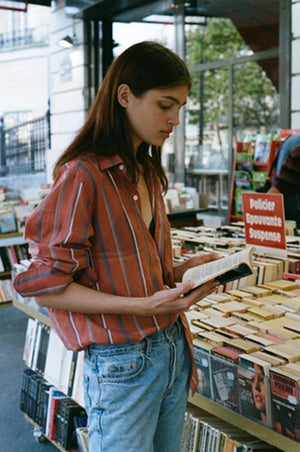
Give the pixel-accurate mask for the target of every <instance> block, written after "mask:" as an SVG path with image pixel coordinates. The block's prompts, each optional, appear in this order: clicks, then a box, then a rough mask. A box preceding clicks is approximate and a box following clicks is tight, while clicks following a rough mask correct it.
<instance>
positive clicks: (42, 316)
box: [12, 300, 53, 327]
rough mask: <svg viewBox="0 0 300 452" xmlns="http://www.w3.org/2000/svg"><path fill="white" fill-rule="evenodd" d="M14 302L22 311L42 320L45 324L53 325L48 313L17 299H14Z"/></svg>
mask: <svg viewBox="0 0 300 452" xmlns="http://www.w3.org/2000/svg"><path fill="white" fill-rule="evenodd" d="M12 304H13V306H14V307H15V308H17V309H19V310H20V311H23V312H24V313H25V314H27V315H29V316H30V317H33V318H35V319H37V320H39V321H40V322H42V323H44V324H45V325H48V326H50V327H53V325H52V322H51V320H50V318H49V317H48V316H47V315H46V314H43V313H42V312H40V311H38V310H37V309H35V308H33V307H32V306H29V305H26V304H24V303H21V302H20V301H17V300H13V302H12Z"/></svg>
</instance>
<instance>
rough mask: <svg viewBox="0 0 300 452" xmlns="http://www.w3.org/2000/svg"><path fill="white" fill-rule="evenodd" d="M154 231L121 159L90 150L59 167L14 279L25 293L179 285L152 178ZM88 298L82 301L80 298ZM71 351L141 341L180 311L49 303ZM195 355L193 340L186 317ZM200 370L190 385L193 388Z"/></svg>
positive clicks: (142, 292)
mask: <svg viewBox="0 0 300 452" xmlns="http://www.w3.org/2000/svg"><path fill="white" fill-rule="evenodd" d="M147 185H148V189H149V195H150V200H151V205H152V211H153V219H154V234H153V237H152V235H151V234H150V232H149V230H148V228H147V226H146V225H145V223H144V221H143V218H142V214H141V204H140V198H139V193H138V191H137V189H136V186H135V185H134V184H132V183H131V181H130V180H129V178H128V177H127V175H126V170H125V167H124V165H123V162H122V160H121V159H120V157H119V156H117V155H115V156H114V157H113V158H107V157H96V156H95V155H93V154H89V155H87V156H85V157H83V158H81V159H77V160H74V161H71V162H68V163H67V164H66V165H65V166H64V167H63V168H61V169H60V173H59V175H58V178H57V180H56V182H55V184H54V185H53V188H52V190H51V192H50V193H49V194H48V195H47V196H46V198H45V199H44V200H43V201H41V202H40V204H39V205H38V206H37V207H36V208H35V209H34V211H33V212H32V214H31V215H30V216H29V217H28V218H27V221H26V228H25V239H26V241H27V242H28V243H29V244H30V248H29V249H30V252H31V254H32V256H33V262H32V263H31V265H30V266H29V269H28V270H27V271H25V272H23V273H21V274H19V275H17V277H16V278H15V281H14V286H15V289H16V290H17V292H19V293H20V294H21V295H22V296H24V297H28V296H33V297H34V296H38V295H41V294H45V293H59V292H61V291H62V290H63V289H64V288H65V287H66V286H67V285H68V284H69V283H71V282H72V281H75V282H78V283H79V284H82V285H85V286H87V287H90V288H93V289H95V290H97V291H101V292H104V293H109V294H113V295H119V296H125V297H147V296H150V295H152V294H153V293H154V292H156V291H159V290H162V289H165V288H166V286H168V287H174V285H175V284H174V277H173V261H172V246H171V238H170V223H169V221H168V218H167V216H166V212H165V206H164V201H163V197H162V194H161V188H160V184H158V183H154V180H153V179H152V177H148V178H147ZM82 303H84V300H82ZM48 312H49V316H50V318H51V321H52V324H53V326H54V327H55V329H56V331H57V333H58V335H59V336H60V338H61V340H62V341H63V343H64V344H65V346H66V347H67V348H68V349H71V350H82V349H84V348H85V347H87V346H88V345H89V344H91V343H100V344H122V343H129V342H138V341H140V340H142V339H143V338H144V337H146V336H148V335H150V334H152V333H155V332H156V331H158V330H161V329H163V328H166V327H168V326H170V325H171V324H172V323H173V322H174V321H175V320H176V318H177V315H176V314H164V315H155V316H154V315H153V316H134V315H117V314H89V315H85V314H82V313H76V312H70V311H66V310H60V309H53V308H48ZM180 316H181V318H182V321H183V324H184V326H185V331H186V336H187V339H188V342H189V345H190V350H191V352H192V338H191V334H190V331H189V328H188V326H187V322H186V319H185V315H184V314H180ZM196 375H197V373H196V369H195V368H194V369H193V375H192V377H191V388H192V389H193V390H194V389H195V384H196V381H197V376H196Z"/></svg>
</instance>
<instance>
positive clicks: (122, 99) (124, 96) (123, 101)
mask: <svg viewBox="0 0 300 452" xmlns="http://www.w3.org/2000/svg"><path fill="white" fill-rule="evenodd" d="M129 94H130V88H129V86H128V85H126V83H122V84H121V85H120V86H119V88H118V92H117V98H118V102H119V104H120V105H121V107H123V108H127V105H128V100H129Z"/></svg>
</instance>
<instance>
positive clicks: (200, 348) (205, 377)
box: [193, 339, 215, 399]
mask: <svg viewBox="0 0 300 452" xmlns="http://www.w3.org/2000/svg"><path fill="white" fill-rule="evenodd" d="M193 346H194V359H195V365H196V368H197V374H198V378H199V383H198V386H197V389H196V392H197V394H200V395H202V396H204V397H208V398H209V399H211V398H212V385H211V361H210V352H211V350H212V349H213V348H214V347H215V345H213V344H210V343H208V342H205V341H203V340H199V339H195V340H194V341H193Z"/></svg>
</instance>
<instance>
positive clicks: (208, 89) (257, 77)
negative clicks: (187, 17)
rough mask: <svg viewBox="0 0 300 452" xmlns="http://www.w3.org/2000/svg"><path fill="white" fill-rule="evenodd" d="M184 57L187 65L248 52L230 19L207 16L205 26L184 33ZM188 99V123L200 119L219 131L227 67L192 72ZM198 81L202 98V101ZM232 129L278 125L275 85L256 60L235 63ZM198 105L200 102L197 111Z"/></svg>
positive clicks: (224, 116) (225, 115)
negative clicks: (202, 92)
mask: <svg viewBox="0 0 300 452" xmlns="http://www.w3.org/2000/svg"><path fill="white" fill-rule="evenodd" d="M186 49H187V51H186V61H187V64H188V66H189V67H193V66H194V65H197V64H200V63H208V62H213V61H217V60H230V59H233V58H238V57H240V56H242V55H247V54H248V53H249V47H248V46H247V45H246V44H245V42H244V41H243V39H242V37H241V35H240V33H239V32H238V30H237V28H236V27H235V26H234V25H233V23H232V22H231V20H230V19H225V18H213V19H209V20H208V22H207V26H206V27H199V26H198V27H195V28H191V29H190V30H189V31H188V32H187V36H186ZM192 77H193V82H194V83H193V87H192V90H191V96H190V98H191V100H192V102H193V107H192V108H190V109H189V111H188V120H189V122H190V123H191V124H198V123H199V118H202V119H203V122H204V129H205V130H213V131H215V132H216V133H217V134H218V137H219V142H220V145H221V146H222V143H221V134H220V132H221V130H222V129H226V128H227V122H228V100H229V99H228V86H229V84H228V80H229V79H228V67H222V68H219V69H214V70H206V71H204V72H203V73H202V81H201V75H200V72H197V73H193V75H192ZM201 83H203V85H202V87H203V91H204V98H203V99H202V103H201V94H200V93H201ZM233 89H234V93H233V105H234V108H233V110H234V127H235V130H237V129H240V130H246V129H247V130H253V131H256V130H259V129H261V127H262V126H263V127H265V128H266V129H267V130H270V129H272V128H274V126H277V125H278V124H277V121H278V111H279V108H278V107H279V101H278V94H277V92H276V89H275V88H274V86H273V85H272V83H271V81H270V80H269V78H268V77H267V75H266V74H265V72H264V71H263V70H262V69H261V67H260V66H259V64H258V63H257V62H249V63H246V64H239V65H235V66H234V83H233ZM199 105H203V110H204V111H203V112H202V115H199Z"/></svg>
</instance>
